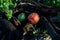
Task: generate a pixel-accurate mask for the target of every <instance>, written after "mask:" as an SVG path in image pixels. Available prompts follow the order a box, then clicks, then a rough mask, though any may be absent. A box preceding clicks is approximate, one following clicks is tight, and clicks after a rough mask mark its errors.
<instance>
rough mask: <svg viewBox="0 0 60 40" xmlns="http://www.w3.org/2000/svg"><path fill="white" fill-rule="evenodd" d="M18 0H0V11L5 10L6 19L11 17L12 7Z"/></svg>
mask: <svg viewBox="0 0 60 40" xmlns="http://www.w3.org/2000/svg"><path fill="white" fill-rule="evenodd" d="M17 1H18V0H0V12H5V13H6V14H5V15H6V17H7V19H8V20H10V19H11V18H12V13H13V11H12V9H13V8H15V7H16V5H17Z"/></svg>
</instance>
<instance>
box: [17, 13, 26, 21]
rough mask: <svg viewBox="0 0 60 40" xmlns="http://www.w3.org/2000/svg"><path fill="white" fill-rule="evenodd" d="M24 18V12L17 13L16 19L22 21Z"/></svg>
mask: <svg viewBox="0 0 60 40" xmlns="http://www.w3.org/2000/svg"><path fill="white" fill-rule="evenodd" d="M25 18H26V15H25V13H20V14H19V15H18V20H19V21H24V20H25Z"/></svg>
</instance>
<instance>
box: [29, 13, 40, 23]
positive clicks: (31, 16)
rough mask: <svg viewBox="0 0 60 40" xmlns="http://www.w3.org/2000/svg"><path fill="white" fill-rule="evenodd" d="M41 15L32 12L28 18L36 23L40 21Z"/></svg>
mask: <svg viewBox="0 0 60 40" xmlns="http://www.w3.org/2000/svg"><path fill="white" fill-rule="evenodd" d="M39 19H40V17H39V15H38V13H35V12H34V13H31V14H30V15H29V16H28V20H29V21H30V22H31V23H33V24H36V23H38V21H39Z"/></svg>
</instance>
